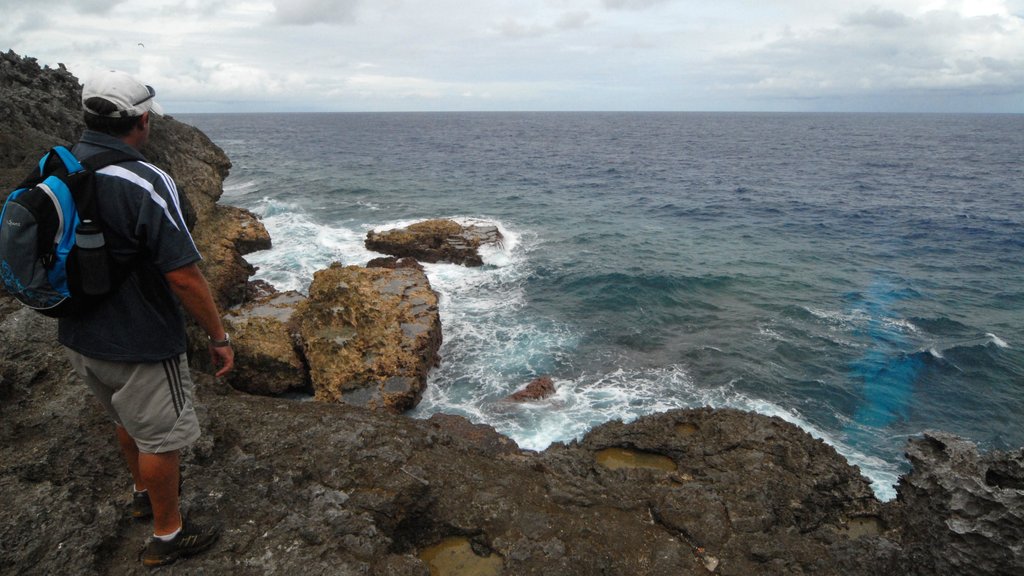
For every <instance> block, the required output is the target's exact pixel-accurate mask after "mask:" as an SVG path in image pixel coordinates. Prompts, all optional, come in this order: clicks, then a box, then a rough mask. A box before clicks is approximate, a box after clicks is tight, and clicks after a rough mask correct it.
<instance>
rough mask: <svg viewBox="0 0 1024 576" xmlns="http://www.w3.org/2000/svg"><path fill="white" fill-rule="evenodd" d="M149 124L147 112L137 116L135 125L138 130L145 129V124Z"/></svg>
mask: <svg viewBox="0 0 1024 576" xmlns="http://www.w3.org/2000/svg"><path fill="white" fill-rule="evenodd" d="M147 124H149V112H148V111H147V112H143V113H142V116H139V121H138V122H137V123H136V124H135V127H136V128H138V129H139V130H145V129H146V125H147Z"/></svg>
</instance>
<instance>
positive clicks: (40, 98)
mask: <svg viewBox="0 0 1024 576" xmlns="http://www.w3.org/2000/svg"><path fill="white" fill-rule="evenodd" d="M0 91H2V93H3V98H0V126H2V127H3V129H2V130H0V201H2V200H3V199H4V198H6V197H7V192H8V191H9V190H10V189H11V188H13V187H14V185H15V184H17V183H18V182H21V180H22V178H24V177H25V176H26V175H27V174H28V173H29V171H31V170H32V168H33V167H34V166H35V163H36V162H37V161H38V160H39V157H40V156H42V154H43V153H44V152H46V151H47V150H49V149H50V148H52V147H53V146H56V145H58V144H60V145H64V146H67V145H70V144H73V143H74V142H75V141H77V140H78V137H79V135H80V134H81V133H82V129H83V128H84V127H85V123H84V122H83V120H82V112H81V100H80V98H81V86H79V84H78V80H77V79H76V78H75V77H74V76H73V75H72V74H71V73H70V72H68V71H67V70H66V69H65V68H64V67H63V66H60V67H59V68H58V69H53V68H50V67H48V66H47V67H40V66H39V64H38V62H37V61H36V59H35V58H27V57H26V58H23V57H21V56H19V55H17V54H15V53H14V51H13V50H8V51H7V52H6V53H0Z"/></svg>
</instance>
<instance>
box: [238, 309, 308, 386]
mask: <svg viewBox="0 0 1024 576" xmlns="http://www.w3.org/2000/svg"><path fill="white" fill-rule="evenodd" d="M305 299H306V297H305V296H303V295H302V294H300V293H298V292H281V293H274V294H271V295H270V296H266V297H263V298H260V299H258V300H255V301H253V302H250V303H248V304H246V305H244V306H240V307H235V308H232V309H230V310H228V312H227V313H226V314H225V315H224V329H225V330H227V332H228V334H231V339H232V342H233V347H234V349H235V356H236V357H237V358H238V359H239V360H240V362H238V366H237V367H236V368H235V370H234V371H232V372H230V373H229V374H228V375H227V376H225V379H226V381H227V382H228V383H229V384H231V386H232V387H234V388H235V389H237V390H242V391H243V392H248V393H250V394H265V395H273V394H282V393H285V392H289V391H294V390H302V389H305V388H308V387H309V369H308V368H307V367H306V361H305V357H304V355H303V353H302V345H301V341H300V338H299V333H298V332H299V331H298V326H297V325H296V323H295V322H294V321H293V317H294V315H295V307H296V306H297V305H298V304H299V303H300V302H302V301H304V300H305Z"/></svg>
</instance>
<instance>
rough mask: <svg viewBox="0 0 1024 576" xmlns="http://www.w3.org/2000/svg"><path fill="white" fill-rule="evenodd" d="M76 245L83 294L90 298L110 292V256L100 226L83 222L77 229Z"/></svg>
mask: <svg viewBox="0 0 1024 576" xmlns="http://www.w3.org/2000/svg"><path fill="white" fill-rule="evenodd" d="M75 245H76V246H78V254H77V258H78V272H79V275H80V276H81V281H82V292H84V293H85V294H86V295H89V296H98V295H100V294H106V293H107V292H109V291H110V261H109V258H110V256H109V255H108V254H107V248H106V241H105V240H104V239H103V230H102V229H101V228H100V226H99V224H96V223H95V222H93V221H92V220H82V222H81V223H80V224H79V225H78V227H77V228H75Z"/></svg>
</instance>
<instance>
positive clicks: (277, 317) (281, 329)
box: [225, 260, 441, 413]
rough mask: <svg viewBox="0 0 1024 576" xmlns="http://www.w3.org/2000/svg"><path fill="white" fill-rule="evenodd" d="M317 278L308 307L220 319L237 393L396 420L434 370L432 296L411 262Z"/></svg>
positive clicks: (290, 298) (289, 296) (269, 307)
mask: <svg viewBox="0 0 1024 576" xmlns="http://www.w3.org/2000/svg"><path fill="white" fill-rule="evenodd" d="M379 264H380V265H379V266H376V267H374V268H361V267H358V266H350V267H347V268H345V267H342V266H340V265H335V266H333V267H331V268H330V269H328V270H323V271H320V272H318V273H317V274H316V275H315V277H314V280H313V284H312V286H310V290H309V294H310V296H309V298H307V297H305V296H303V295H302V294H299V293H297V292H288V293H282V294H276V293H275V294H271V295H269V296H265V297H263V298H260V299H257V300H255V301H253V302H250V303H248V304H245V305H242V306H239V307H236V308H233V309H231V310H230V311H229V312H228V313H227V314H226V315H225V323H226V325H227V328H226V329H227V330H228V332H229V333H231V334H233V339H234V342H235V353H236V356H237V358H239V359H240V362H239V363H238V365H239V367H238V369H237V370H236V371H235V372H234V373H232V374H229V375H228V376H227V380H228V382H229V383H230V384H231V385H232V386H233V387H234V388H236V389H238V390H242V391H245V392H249V393H254V394H280V393H283V392H288V391H292V390H302V389H306V388H309V389H311V390H312V391H313V392H314V396H315V398H316V399H317V400H321V401H326V402H345V403H348V404H356V405H359V406H364V407H367V408H371V409H377V410H387V411H391V412H396V413H397V412H403V411H405V410H408V409H410V408H413V407H414V406H416V404H417V403H418V402H419V399H420V397H421V395H422V393H423V389H424V388H425V387H426V385H427V374H428V373H429V371H430V369H431V368H432V367H434V366H435V365H436V364H437V363H438V362H439V361H440V358H439V356H438V350H439V348H440V346H441V319H440V316H439V314H438V309H437V294H436V293H434V291H433V290H432V289H431V288H430V282H429V280H428V279H427V277H426V275H425V274H424V273H423V270H422V268H421V267H420V266H419V265H418V264H417V263H416V262H415V261H414V260H409V261H405V262H392V261H385V262H381V263H379Z"/></svg>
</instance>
